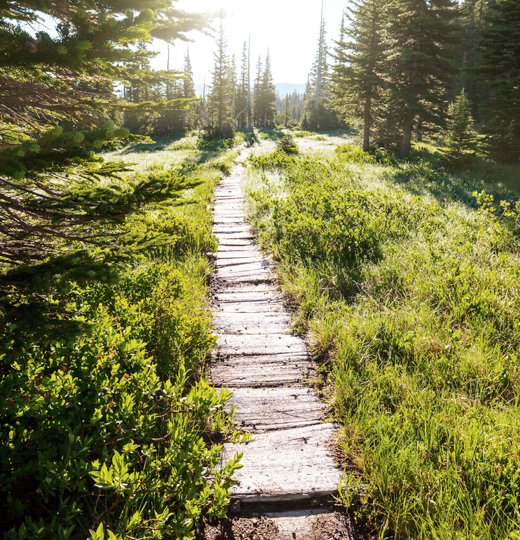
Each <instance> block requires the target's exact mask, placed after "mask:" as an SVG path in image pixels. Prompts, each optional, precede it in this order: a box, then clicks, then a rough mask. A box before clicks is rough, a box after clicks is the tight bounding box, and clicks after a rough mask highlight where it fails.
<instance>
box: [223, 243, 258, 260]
mask: <svg viewBox="0 0 520 540" xmlns="http://www.w3.org/2000/svg"><path fill="white" fill-rule="evenodd" d="M215 257H216V258H217V259H219V260H220V259H222V260H224V259H247V258H254V257H256V258H258V257H262V258H264V259H266V258H267V257H263V255H262V253H261V252H260V251H258V250H257V249H252V246H249V249H243V247H242V246H240V247H238V248H237V249H232V248H231V247H229V246H228V247H227V249H224V250H221V249H220V247H219V250H218V252H217V253H216V254H215Z"/></svg>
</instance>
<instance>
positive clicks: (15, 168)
mask: <svg viewBox="0 0 520 540" xmlns="http://www.w3.org/2000/svg"><path fill="white" fill-rule="evenodd" d="M131 7H132V9H128V5H127V4H125V3H121V2H119V1H118V0H106V1H103V2H99V1H97V0H84V1H82V2H81V6H78V5H77V4H75V3H73V2H69V1H66V0H55V1H52V2H26V1H17V0H12V1H9V2H4V3H3V4H2V5H1V6H0V56H1V58H2V62H1V63H2V65H1V67H0V78H1V81H2V83H1V84H2V91H1V92H0V94H1V95H0V109H1V111H2V113H1V114H2V117H1V119H0V183H2V186H3V187H2V194H1V198H2V203H1V205H0V264H5V263H7V264H12V265H17V264H19V263H21V262H32V261H38V260H42V259H46V258H49V257H52V256H53V255H56V254H57V253H59V252H61V251H60V249H61V248H59V245H61V246H62V247H63V240H64V239H65V238H68V239H69V240H72V239H73V240H74V241H78V242H81V241H82V239H83V240H84V241H85V242H89V243H94V244H95V243H97V244H102V245H106V244H107V243H108V244H109V243H110V241H109V239H108V236H103V235H102V234H97V233H96V229H97V227H98V226H99V227H101V226H102V224H103V223H108V222H110V220H111V219H112V218H113V219H114V220H115V221H117V220H119V221H121V220H122V219H124V217H123V216H124V215H125V212H130V211H132V210H135V209H137V208H138V206H139V205H137V204H136V203H135V200H139V198H140V197H141V196H142V199H141V200H143V201H144V200H145V199H146V197H152V198H153V197H154V196H157V195H158V193H159V192H158V191H156V187H157V186H144V185H143V186H134V187H131V186H130V185H129V186H128V191H127V192H125V193H126V195H123V194H122V193H121V191H120V190H119V191H118V192H117V193H119V195H117V196H116V191H113V192H112V191H111V189H109V182H108V181H107V180H106V176H110V175H111V174H114V173H115V172H116V171H115V170H114V167H113V166H110V167H109V166H105V165H103V164H102V160H101V159H100V158H99V157H96V156H94V155H93V154H92V152H91V151H90V148H91V147H92V146H95V147H98V148H99V147H101V146H103V144H105V143H110V142H115V141H118V140H124V139H125V138H126V137H128V135H129V133H128V130H125V129H116V128H115V126H114V122H112V121H111V120H110V119H111V118H117V116H118V114H119V113H120V112H121V111H125V110H126V111H129V110H139V111H141V112H144V111H149V112H153V111H161V110H164V109H165V108H167V107H171V106H176V107H178V108H180V107H181V106H182V105H184V104H185V102H183V101H176V102H171V103H167V102H166V101H162V102H160V103H153V102H151V101H147V102H144V103H139V104H132V103H128V102H122V101H121V99H119V98H117V97H116V95H115V92H114V89H115V87H116V85H119V84H131V83H132V82H136V81H141V82H143V84H144V83H146V85H151V86H153V85H155V84H163V83H165V82H166V81H167V80H172V79H173V80H175V78H176V77H175V76H173V75H172V74H171V73H167V72H165V71H161V72H159V71H152V70H146V69H143V66H144V65H146V63H147V62H148V59H149V58H151V57H152V56H153V55H154V53H153V52H152V51H149V50H148V49H147V48H146V47H144V46H143V47H137V46H138V45H139V44H143V43H150V42H151V41H152V39H153V38H158V39H163V40H166V41H168V42H173V41H174V40H175V39H177V38H181V37H183V36H184V32H188V31H189V30H190V29H193V28H201V27H202V26H203V24H204V20H203V19H201V18H200V17H198V16H191V15H189V14H185V13H182V12H180V11H178V10H174V9H173V7H172V5H171V3H170V2H168V1H166V2H165V1H164V0H136V1H134V2H132V6H131ZM40 23H41V24H42V25H43V27H48V26H49V25H52V24H55V25H56V27H55V28H54V29H53V31H52V32H50V33H46V32H43V31H42V32H37V33H36V34H34V33H31V32H32V30H31V28H33V27H35V26H37V25H38V24H40ZM184 39H186V38H185V37H184ZM105 120H106V122H104V121H105ZM164 187H165V190H166V191H167V188H166V186H164ZM134 189H135V190H140V191H139V193H140V195H139V197H138V198H137V199H135V195H134ZM147 190H148V192H147ZM147 193H148V194H147ZM132 197H134V203H132V202H131V201H132V200H133V199H132ZM110 201H114V204H111V203H110ZM116 202H117V204H116ZM116 216H117V218H116ZM60 242H61V244H60ZM68 245H69V246H70V249H71V250H72V249H75V247H74V248H73V247H72V246H74V244H73V242H72V241H71V242H69V244H68ZM76 247H77V245H76Z"/></svg>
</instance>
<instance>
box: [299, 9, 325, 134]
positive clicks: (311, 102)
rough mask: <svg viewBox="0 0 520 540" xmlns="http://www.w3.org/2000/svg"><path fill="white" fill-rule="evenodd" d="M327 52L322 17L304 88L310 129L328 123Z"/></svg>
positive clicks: (323, 126) (322, 127) (323, 127)
mask: <svg viewBox="0 0 520 540" xmlns="http://www.w3.org/2000/svg"><path fill="white" fill-rule="evenodd" d="M328 54H329V53H328V48H327V32H326V29H325V21H324V20H323V17H322V20H321V24H320V34H319V37H318V48H317V51H316V56H315V59H314V63H313V65H312V67H311V71H310V73H309V78H308V82H307V85H308V90H306V94H307V97H306V99H305V103H304V108H305V110H306V113H307V118H308V121H309V123H310V125H311V128H312V129H318V128H321V129H325V128H326V127H328V123H329V122H328V121H327V120H328V118H327V116H328V114H327V109H328V108H329V94H328V91H329V82H330V73H329V63H328Z"/></svg>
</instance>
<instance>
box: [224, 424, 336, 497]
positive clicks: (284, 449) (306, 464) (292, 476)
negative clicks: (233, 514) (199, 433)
mask: <svg viewBox="0 0 520 540" xmlns="http://www.w3.org/2000/svg"><path fill="white" fill-rule="evenodd" d="M334 432H335V426H334V424H321V425H317V426H307V427H303V428H296V429H287V430H283V431H274V432H270V433H262V434H259V435H255V438H254V440H253V441H250V442H249V443H246V444H242V445H234V444H231V443H228V444H225V445H224V447H223V449H222V453H221V463H222V465H223V464H225V463H226V462H227V461H228V460H229V459H230V458H232V457H233V456H234V455H235V453H237V452H243V458H242V461H241V463H242V465H243V466H244V467H243V468H242V469H239V470H237V471H236V472H235V474H234V475H233V480H234V481H235V482H236V485H235V486H233V487H232V488H231V493H232V496H233V497H235V498H237V499H239V500H241V501H244V502H275V501H288V500H293V501H294V500H300V499H308V498H313V497H323V496H327V495H331V494H333V493H335V492H336V491H337V487H338V485H339V481H340V479H341V475H342V471H341V470H339V469H338V468H337V467H336V465H335V463H334V460H333V459H332V457H331V456H330V454H329V445H330V444H331V443H332V438H333V435H334Z"/></svg>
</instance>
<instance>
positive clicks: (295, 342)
mask: <svg viewBox="0 0 520 540" xmlns="http://www.w3.org/2000/svg"><path fill="white" fill-rule="evenodd" d="M216 351H217V353H218V354H219V355H227V354H242V355H246V356H251V355H259V354H268V355H280V356H282V357H283V356H284V355H287V354H289V353H299V354H306V353H307V348H306V346H305V343H304V341H303V339H301V338H300V337H298V336H287V335H281V334H279V335H276V334H271V335H267V336H264V335H256V336H255V335H251V336H235V335H233V334H221V335H220V336H218V342H217V347H216Z"/></svg>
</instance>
